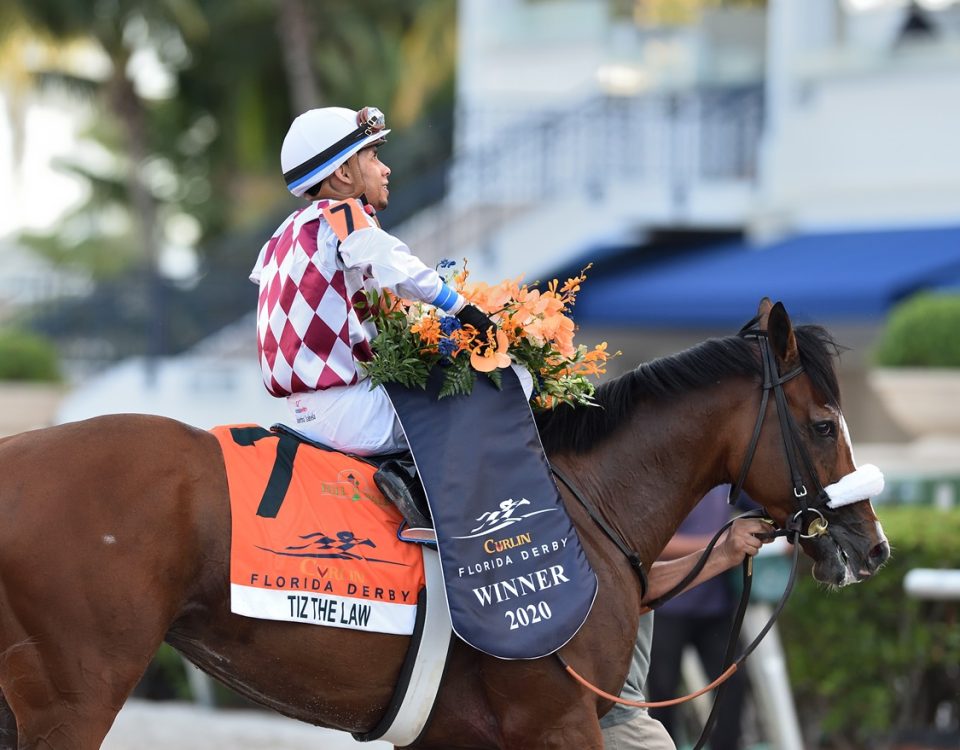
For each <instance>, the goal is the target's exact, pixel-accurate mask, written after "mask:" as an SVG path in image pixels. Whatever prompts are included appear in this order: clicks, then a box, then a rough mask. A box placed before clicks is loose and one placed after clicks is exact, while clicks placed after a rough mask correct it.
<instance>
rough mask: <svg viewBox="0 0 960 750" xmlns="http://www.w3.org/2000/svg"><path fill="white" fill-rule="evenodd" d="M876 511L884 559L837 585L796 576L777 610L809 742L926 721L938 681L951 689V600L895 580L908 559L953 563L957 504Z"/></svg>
mask: <svg viewBox="0 0 960 750" xmlns="http://www.w3.org/2000/svg"><path fill="white" fill-rule="evenodd" d="M878 515H879V516H880V519H881V521H882V523H883V526H884V531H885V532H886V534H887V537H888V538H889V539H890V543H891V546H892V547H893V555H892V557H891V559H890V562H888V563H887V565H886V567H884V568H883V570H881V571H880V572H879V573H878V574H877V575H876V576H875V577H874V578H872V579H871V580H868V581H866V582H863V583H860V584H858V585H855V586H849V587H846V588H844V589H840V590H838V591H826V590H824V589H823V587H822V586H821V585H819V584H817V583H816V582H815V581H813V580H812V578H811V577H810V576H809V574H807V575H805V576H802V577H801V578H800V580H798V581H797V584H796V587H795V589H794V591H793V594H792V596H791V598H790V602H789V604H788V605H787V607H786V610H785V611H784V613H783V615H782V616H781V619H780V632H781V637H782V638H783V643H784V648H785V650H786V652H787V660H788V664H789V670H790V678H791V683H792V685H793V689H794V697H795V700H796V705H797V712H798V714H799V717H800V720H801V723H802V724H803V726H804V731H805V735H806V741H807V743H808V745H810V746H814V747H821V748H847V749H849V748H868V747H876V746H879V745H883V744H884V740H886V739H888V738H889V737H891V736H892V735H895V734H897V733H898V732H900V731H902V730H905V729H912V728H920V727H928V726H930V724H931V723H932V721H931V720H932V714H933V711H934V710H935V709H936V703H937V702H938V701H939V700H942V699H943V695H944V686H946V695H947V696H948V699H949V696H952V700H953V701H954V702H955V703H956V702H957V701H958V695H960V670H958V665H960V626H958V620H960V602H924V601H918V600H915V599H911V598H909V597H907V596H906V594H905V593H904V590H903V578H904V576H905V575H906V573H907V572H908V571H909V570H911V569H912V568H960V544H958V543H957V540H958V539H960V509H954V510H950V511H943V510H937V509H935V508H930V507H917V506H911V507H905V506H891V507H881V508H879V509H878ZM937 691H939V693H938V692H937Z"/></svg>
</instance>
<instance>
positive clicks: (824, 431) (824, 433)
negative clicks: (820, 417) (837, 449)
mask: <svg viewBox="0 0 960 750" xmlns="http://www.w3.org/2000/svg"><path fill="white" fill-rule="evenodd" d="M813 431H814V432H815V433H817V435H819V436H820V437H836V435H837V425H836V423H835V422H833V421H831V420H829V419H825V420H824V421H822V422H814V423H813Z"/></svg>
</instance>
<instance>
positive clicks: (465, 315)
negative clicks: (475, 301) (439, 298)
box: [457, 305, 497, 335]
mask: <svg viewBox="0 0 960 750" xmlns="http://www.w3.org/2000/svg"><path fill="white" fill-rule="evenodd" d="M457 320H459V321H460V322H461V323H463V324H464V325H468V326H473V327H474V328H476V329H477V330H478V331H479V332H480V333H481V334H483V335H486V333H487V331H489V330H490V329H491V328H493V332H494V333H496V332H497V324H496V323H494V322H493V321H492V320H490V317H489V316H488V315H487V314H486V313H485V312H483V310H481V309H480V308H479V307H476V306H475V305H464V306H463V309H462V310H461V311H460V312H458V313H457Z"/></svg>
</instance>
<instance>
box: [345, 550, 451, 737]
mask: <svg viewBox="0 0 960 750" xmlns="http://www.w3.org/2000/svg"><path fill="white" fill-rule="evenodd" d="M421 549H422V551H423V570H424V576H425V579H426V587H425V588H424V589H421V591H420V596H419V597H418V601H417V622H416V627H415V630H414V633H413V636H411V640H410V646H409V647H408V649H407V656H406V658H405V660H404V663H403V667H402V669H401V670H400V678H399V680H398V682H397V687H396V689H395V690H394V693H393V698H392V699H391V701H390V707H389V708H388V709H387V712H386V714H384V716H383V718H382V719H381V720H380V723H379V724H378V725H377V726H376V727H375V728H374V729H373V730H371V731H369V732H366V733H363V734H361V733H355V734H354V735H353V737H354V739H356V740H357V741H359V742H370V741H372V740H383V741H385V742H390V743H392V744H393V745H395V746H397V747H405V746H406V745H411V744H413V743H414V742H416V740H417V739H418V738H419V737H420V735H421V734H422V733H423V730H424V728H425V727H426V726H427V723H428V722H429V721H430V716H431V715H432V713H433V706H434V704H435V702H436V699H437V693H438V692H439V690H440V682H441V680H442V679H443V674H444V671H445V670H446V665H447V657H448V656H449V653H450V646H451V644H452V642H453V628H452V625H451V623H450V610H449V608H448V607H447V597H446V593H445V591H444V588H443V575H442V574H441V571H440V557H439V555H438V554H437V551H436V550H434V549H431V548H429V547H421Z"/></svg>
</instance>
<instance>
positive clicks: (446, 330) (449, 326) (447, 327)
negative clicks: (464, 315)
mask: <svg viewBox="0 0 960 750" xmlns="http://www.w3.org/2000/svg"><path fill="white" fill-rule="evenodd" d="M461 328H463V324H461V323H460V321H459V320H457V319H456V318H455V317H453V316H452V315H444V316H443V317H442V318H440V330H441V331H443V335H444V336H449V335H450V334H451V333H453V332H454V331H459V330H460V329H461Z"/></svg>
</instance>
